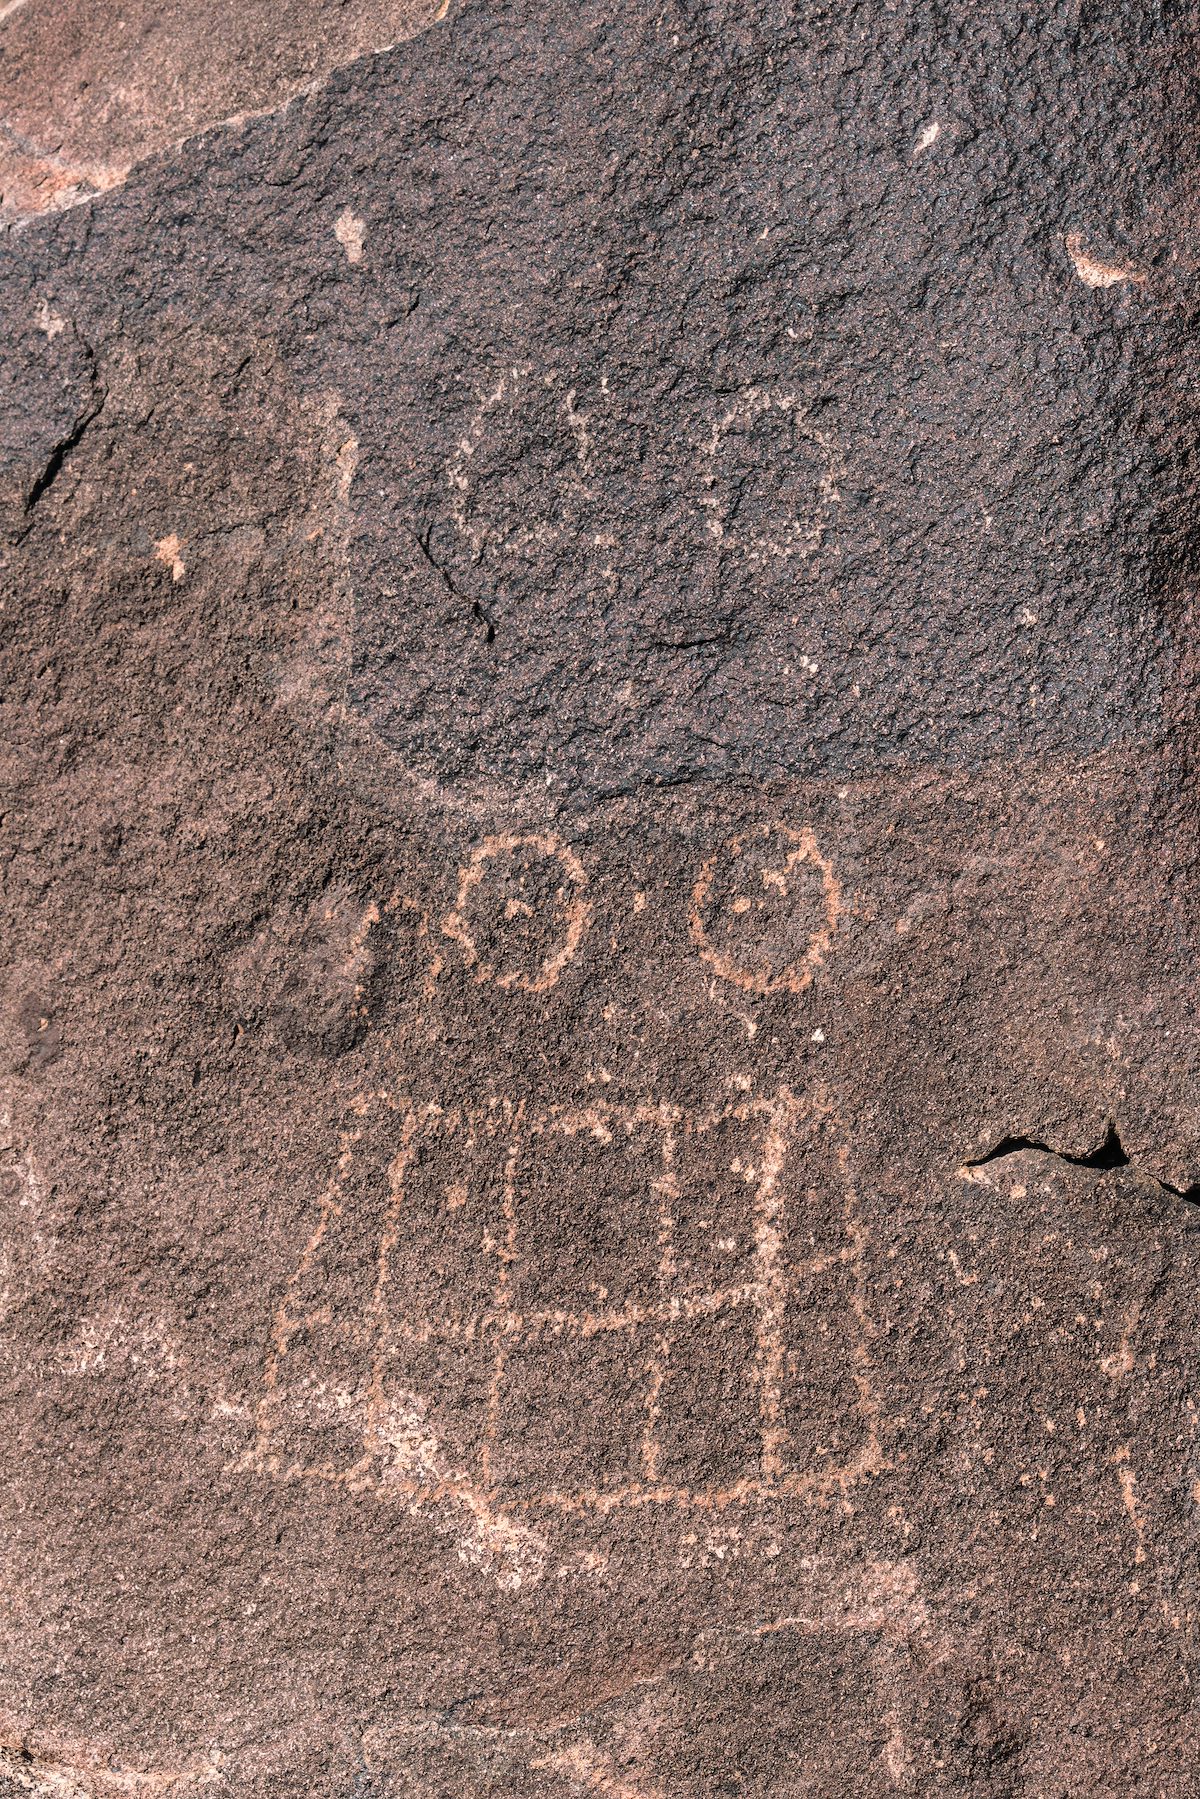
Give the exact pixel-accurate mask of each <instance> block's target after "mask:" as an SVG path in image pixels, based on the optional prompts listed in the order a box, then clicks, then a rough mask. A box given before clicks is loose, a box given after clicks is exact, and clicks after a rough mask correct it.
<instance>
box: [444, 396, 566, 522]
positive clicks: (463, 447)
mask: <svg viewBox="0 0 1200 1799" xmlns="http://www.w3.org/2000/svg"><path fill="white" fill-rule="evenodd" d="M592 449H593V440H592V431H591V422H590V415H589V414H588V413H587V412H585V411H583V410H582V409H581V407H580V405H579V403H578V395H577V390H576V388H575V387H570V388H567V389H566V390H565V391H564V387H563V383H562V379H561V377H560V375H559V374H558V372H557V371H556V370H550V371H549V372H547V373H544V374H539V373H538V372H537V371H536V370H535V369H534V368H533V367H532V366H530V365H519V366H513V367H510V368H506V369H503V370H501V371H500V372H499V373H498V375H497V376H496V378H495V385H494V386H492V387H491V388H490V389H488V390H487V391H486V392H484V393H483V394H482V395H481V396H480V400H479V404H478V407H477V409H476V411H475V412H474V413H473V414H472V416H471V419H470V421H469V422H468V424H467V427H466V430H465V431H464V432H463V435H462V437H461V438H460V439H459V442H458V444H457V446H456V448H455V451H454V454H453V455H452V456H451V457H450V460H449V461H448V463H447V464H446V483H447V486H448V487H449V489H450V512H451V517H452V518H453V521H454V524H455V526H456V528H457V530H458V531H459V533H460V535H461V536H462V537H464V538H465V539H466V541H467V542H468V543H469V545H470V547H471V551H472V553H473V555H474V556H475V557H479V556H481V555H482V554H483V552H484V550H485V548H488V547H489V546H491V547H495V548H497V549H502V550H503V551H505V552H506V553H508V554H512V555H521V554H523V553H525V552H527V551H533V550H536V548H537V547H538V546H539V545H540V544H544V543H546V542H547V541H548V540H549V539H551V538H552V537H554V536H556V535H557V534H558V532H559V530H560V529H561V527H562V522H563V516H564V513H565V512H566V511H568V510H569V509H571V508H572V507H573V506H575V505H577V504H578V502H579V500H580V498H581V497H582V495H583V493H584V482H585V480H586V478H587V477H588V476H590V475H591V473H592ZM531 458H532V459H534V460H535V461H536V463H537V465H538V467H539V468H540V471H541V486H542V491H543V493H544V494H546V495H550V494H552V495H553V499H554V504H553V506H552V507H551V508H549V512H550V514H551V516H543V517H542V518H540V519H539V520H538V521H537V522H536V523H531V522H530V520H529V517H528V514H527V513H524V512H523V514H522V521H521V522H520V523H517V524H514V522H513V518H512V512H511V499H512V491H513V490H514V489H519V488H520V484H521V483H522V482H523V481H524V480H526V479H527V478H528V467H529V463H530V459H531Z"/></svg>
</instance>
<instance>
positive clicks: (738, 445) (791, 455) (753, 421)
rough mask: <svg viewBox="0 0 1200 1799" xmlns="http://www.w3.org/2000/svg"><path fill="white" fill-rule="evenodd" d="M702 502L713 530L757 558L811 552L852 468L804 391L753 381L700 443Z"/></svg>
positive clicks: (714, 534)
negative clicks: (817, 423) (820, 426)
mask: <svg viewBox="0 0 1200 1799" xmlns="http://www.w3.org/2000/svg"><path fill="white" fill-rule="evenodd" d="M700 470H701V482H702V485H703V487H704V489H705V492H704V495H703V497H702V498H701V501H700V504H701V506H702V507H703V508H704V510H705V514H706V519H705V523H706V528H707V531H708V534H709V536H710V537H712V538H713V539H715V541H716V542H717V543H719V544H721V545H722V547H723V548H725V549H727V550H728V549H735V550H740V551H741V552H742V553H743V554H744V555H745V556H746V558H747V559H748V560H749V561H751V562H763V561H766V560H768V559H769V558H773V557H789V556H801V557H806V556H811V555H812V554H813V553H814V552H815V551H816V550H817V549H818V548H819V547H820V545H821V542H822V539H823V538H824V535H825V532H826V529H827V526H828V520H829V513H830V509H831V508H832V507H833V506H836V504H837V502H838V500H839V499H840V498H841V495H840V494H839V492H838V482H839V480H841V479H842V478H843V477H844V474H845V470H844V468H843V466H842V462H841V458H840V456H839V453H838V451H837V448H836V446H835V444H834V441H833V439H832V438H831V436H830V435H829V433H828V432H825V431H819V430H818V429H817V427H816V426H815V425H814V424H813V422H812V420H811V419H810V417H809V415H808V412H807V409H806V407H805V405H804V402H803V400H802V398H801V396H800V395H799V394H795V393H784V392H778V391H774V390H771V389H769V388H763V387H749V388H747V389H746V391H745V392H744V393H743V394H741V395H739V397H738V399H737V400H736V401H735V402H734V404H733V405H732V406H730V407H729V408H728V409H727V410H726V411H725V412H724V413H723V414H722V416H721V417H720V418H719V419H718V420H717V421H716V422H715V424H714V425H713V428H712V433H711V435H710V437H709V439H708V441H707V442H706V443H705V444H704V445H703V446H702V447H701V453H700Z"/></svg>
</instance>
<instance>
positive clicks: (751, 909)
mask: <svg viewBox="0 0 1200 1799" xmlns="http://www.w3.org/2000/svg"><path fill="white" fill-rule="evenodd" d="M841 907H842V898H841V889H840V887H839V885H838V881H837V878H836V876H835V874H834V872H833V864H832V863H831V862H829V861H828V860H827V859H826V857H824V856H823V855H822V854H821V852H820V850H819V849H818V847H817V841H816V838H815V837H814V836H813V833H812V832H811V831H810V830H807V829H806V830H800V831H795V830H792V828H791V827H790V826H789V825H783V824H766V825H759V826H758V827H757V828H756V829H754V830H753V831H744V832H741V833H740V834H739V835H738V836H736V837H731V838H730V839H729V840H728V842H727V843H726V844H725V845H724V846H723V848H722V849H721V850H720V851H719V852H718V853H717V854H716V855H714V856H711V857H709V859H708V861H706V862H705V863H704V866H703V867H702V868H701V870H700V874H699V878H698V879H697V881H696V885H695V887H694V888H693V890H692V909H691V914H690V919H689V923H690V926H691V934H692V942H693V943H694V944H695V945H696V948H697V949H698V950H699V952H700V955H701V957H702V959H703V960H704V961H705V962H707V963H708V965H709V967H710V968H712V969H713V970H715V972H716V973H717V974H719V975H720V976H721V978H722V980H725V981H730V982H732V983H733V985H734V986H735V987H741V988H743V989H744V990H745V991H746V992H747V993H779V992H787V993H801V992H803V990H804V988H806V987H807V986H809V984H810V983H811V981H812V979H813V976H814V974H815V973H816V971H817V969H818V968H819V967H820V966H821V964H822V963H823V962H824V960H825V958H826V956H827V955H828V954H829V951H830V949H831V948H832V946H833V939H834V935H835V933H836V931H837V927H838V919H839V917H840V914H841Z"/></svg>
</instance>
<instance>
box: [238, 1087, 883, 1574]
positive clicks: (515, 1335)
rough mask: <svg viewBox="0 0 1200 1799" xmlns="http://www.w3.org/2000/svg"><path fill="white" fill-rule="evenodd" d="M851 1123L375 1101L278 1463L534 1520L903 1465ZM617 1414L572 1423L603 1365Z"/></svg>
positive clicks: (275, 1386) (306, 1304) (291, 1360)
mask: <svg viewBox="0 0 1200 1799" xmlns="http://www.w3.org/2000/svg"><path fill="white" fill-rule="evenodd" d="M869 1248H870V1246H869V1243H868V1240H867V1236H866V1233H865V1229H864V1227H863V1225H862V1222H861V1220H860V1217H859V1213H858V1205H857V1199H856V1195H855V1191H854V1186H853V1181H852V1178H851V1173H850V1167H849V1146H848V1144H847V1143H846V1142H845V1141H844V1127H843V1126H842V1124H841V1122H840V1120H838V1119H837V1117H836V1115H835V1114H834V1113H833V1111H832V1109H831V1108H830V1107H829V1105H828V1102H827V1101H826V1100H825V1099H824V1097H823V1096H821V1095H817V1096H815V1097H814V1098H812V1099H802V1098H799V1097H797V1096H796V1095H794V1094H793V1093H791V1092H789V1091H787V1090H784V1091H781V1092H780V1093H779V1094H777V1095H776V1096H775V1097H774V1098H772V1099H746V1100H744V1101H742V1102H739V1103H735V1104H728V1105H718V1106H715V1107H714V1108H713V1109H712V1110H710V1111H708V1112H704V1113H695V1112H691V1111H688V1110H686V1109H684V1108H682V1107H680V1106H677V1105H674V1104H671V1103H669V1102H665V1101H664V1102H650V1103H647V1104H643V1105H597V1106H591V1107H587V1108H583V1109H580V1110H570V1109H562V1110H558V1109H553V1110H550V1111H548V1112H544V1113H540V1114H531V1113H529V1112H528V1111H527V1110H526V1108H525V1106H524V1105H523V1104H522V1103H521V1102H519V1101H513V1100H508V1099H503V1098H498V1099H495V1100H493V1101H492V1102H491V1103H490V1104H489V1105H487V1106H486V1107H483V1108H481V1109H480V1110H478V1111H463V1110H460V1109H457V1108H453V1109H449V1110H446V1111H443V1109H442V1108H440V1107H438V1106H436V1105H426V1106H423V1107H417V1108H414V1107H412V1106H411V1105H409V1104H408V1102H407V1101H406V1100H405V1099H404V1097H403V1096H402V1095H398V1094H394V1093H391V1092H387V1091H381V1092H377V1093H374V1094H370V1095H367V1096H364V1097H363V1098H362V1099H361V1100H360V1101H358V1102H357V1103H356V1106H355V1108H354V1109H353V1111H352V1114H351V1119H350V1121H349V1122H348V1124H347V1125H346V1127H345V1128H344V1130H343V1131H342V1134H341V1142H340V1148H339V1155H338V1160H337V1166H336V1169H335V1173H334V1177H333V1179H332V1181H331V1182H330V1185H329V1188H328V1189H327V1191H326V1193H325V1195H324V1196H323V1198H322V1200H321V1202H320V1206H319V1215H318V1219H317V1222H316V1226H315V1228H314V1231H313V1233H312V1235H311V1237H310V1238H309V1241H308V1242H307V1244H306V1245H305V1248H304V1251H303V1253H302V1255H301V1258H300V1262H299V1264H298V1266H297V1269H296V1272H295V1275H294V1276H293V1278H292V1281H291V1283H290V1285H289V1289H288V1292H287V1294H286V1296H285V1298H284V1300H283V1303H282V1305H281V1306H280V1308H279V1311H278V1314H277V1317H276V1320H275V1325H274V1330H273V1333H272V1350H271V1353H270V1356H269V1357H268V1362H267V1367H266V1372H265V1381H264V1390H263V1397H262V1402H261V1405H260V1408H259V1420H258V1441H257V1447H256V1450H255V1453H254V1456H253V1457H252V1465H253V1466H255V1467H257V1468H259V1469H261V1470H263V1471H266V1472H269V1473H272V1474H274V1475H276V1476H278V1477H280V1478H284V1479H296V1478H306V1479H314V1478H315V1479H321V1480H328V1481H334V1482H337V1483H341V1484H344V1485H346V1486H348V1487H349V1488H351V1489H353V1490H360V1489H362V1490H373V1491H375V1492H376V1493H377V1494H378V1495H379V1497H380V1498H382V1499H394V1500H397V1501H401V1502H405V1503H412V1504H416V1505H421V1504H427V1503H431V1502H433V1503H442V1502H453V1504H454V1505H455V1506H456V1507H457V1508H458V1510H459V1512H460V1513H462V1512H464V1511H465V1512H466V1513H467V1514H468V1515H469V1518H470V1520H471V1524H472V1538H471V1541H472V1545H473V1547H472V1549H471V1550H470V1552H469V1556H468V1559H470V1556H472V1555H478V1554H488V1555H490V1554H492V1553H493V1552H495V1551H496V1550H497V1548H498V1547H499V1548H500V1549H502V1551H503V1554H504V1558H505V1569H506V1578H507V1579H508V1580H509V1582H510V1584H517V1583H518V1580H519V1579H520V1578H524V1573H523V1572H522V1569H523V1567H524V1569H525V1570H526V1571H527V1570H528V1569H529V1568H531V1567H533V1568H535V1569H536V1570H537V1571H538V1572H540V1569H541V1566H542V1563H543V1561H544V1550H545V1546H544V1544H543V1543H542V1542H541V1540H540V1539H538V1538H536V1537H535V1536H531V1535H529V1534H528V1529H529V1527H528V1526H527V1525H526V1524H524V1523H523V1521H522V1520H523V1518H526V1517H529V1516H530V1515H536V1514H542V1515H546V1514H548V1513H558V1514H560V1515H561V1514H567V1515H570V1514H576V1515H578V1514H588V1513H591V1514H600V1515H603V1514H606V1513H610V1512H612V1511H613V1510H614V1509H617V1508H621V1507H624V1506H640V1505H648V1504H649V1505H672V1506H680V1507H684V1508H695V1509H700V1510H704V1509H709V1510H711V1509H714V1508H715V1509H720V1508H722V1507H724V1506H726V1505H729V1504H731V1503H744V1502H747V1501H751V1500H754V1499H758V1498H762V1497H767V1496H770V1495H771V1494H772V1493H801V1494H811V1495H813V1496H817V1497H819V1496H821V1495H827V1494H832V1493H834V1492H836V1491H842V1490H844V1489H845V1488H846V1487H847V1486H849V1485H850V1484H852V1483H853V1482H854V1481H855V1480H857V1479H859V1478H861V1477H862V1476H864V1475H868V1474H873V1473H877V1472H879V1471H881V1470H882V1469H883V1468H884V1466H885V1459H884V1456H883V1452H882V1447H881V1433H880V1416H879V1408H878V1403H877V1400H876V1396H875V1393H874V1388H873V1384H872V1380H871V1360H870V1334H871V1326H870V1319H869V1316H868V1309H867V1288H866V1281H867V1261H868V1257H869ZM577 1377H578V1378H582V1379H584V1380H585V1381H586V1383H587V1384H588V1386H589V1387H590V1388H591V1390H593V1391H596V1392H598V1393H599V1392H603V1394H604V1396H605V1404H604V1405H603V1406H599V1405H598V1406H597V1407H596V1408H595V1409H594V1411H589V1413H588V1415H587V1416H586V1417H579V1416H573V1415H570V1414H569V1413H568V1412H567V1411H566V1410H565V1409H564V1408H563V1407H562V1405H561V1403H560V1395H561V1394H562V1393H564V1392H569V1391H572V1390H574V1383H575V1379H576V1378H577Z"/></svg>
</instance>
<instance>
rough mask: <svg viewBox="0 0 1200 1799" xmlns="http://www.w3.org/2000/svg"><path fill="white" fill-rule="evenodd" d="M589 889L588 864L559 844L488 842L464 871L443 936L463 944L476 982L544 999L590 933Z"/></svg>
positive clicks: (505, 838)
mask: <svg viewBox="0 0 1200 1799" xmlns="http://www.w3.org/2000/svg"><path fill="white" fill-rule="evenodd" d="M586 886H587V873H586V870H585V869H584V866H583V863H582V862H581V861H580V860H579V857H578V856H577V855H576V854H575V853H574V851H573V850H569V849H567V847H566V846H565V845H564V844H561V843H559V841H558V839H557V838H556V837H551V836H548V835H545V834H542V833H539V832H536V831H535V832H529V833H524V834H523V833H521V832H515V831H511V832H505V833H504V834H502V835H500V836H496V837H487V838H485V839H484V841H483V842H482V843H481V844H480V845H479V846H478V847H477V848H476V849H474V850H472V852H471V858H470V861H469V862H468V863H467V866H466V867H465V868H463V869H461V870H460V871H459V882H458V894H457V897H456V899H455V902H454V909H453V911H452V912H449V913H448V914H447V915H446V917H445V918H444V919H443V921H442V932H443V935H445V936H447V937H449V938H451V939H452V940H453V941H454V942H455V943H457V944H459V945H460V947H461V949H462V952H463V956H464V958H465V960H466V964H467V967H468V968H473V969H474V970H475V978H476V980H477V981H495V983H496V985H497V986H498V987H506V988H517V989H519V990H520V991H521V992H524V993H545V992H546V991H547V990H548V989H549V988H551V987H553V986H554V984H555V982H556V981H557V980H558V977H559V975H560V974H561V973H562V971H563V969H564V968H565V967H566V965H567V963H568V962H569V961H570V960H571V958H572V956H573V955H574V954H575V951H576V950H577V949H578V948H579V945H580V942H581V940H582V938H583V933H584V931H585V930H586V929H587V923H588V917H589V915H590V908H589V906H588V904H587V901H586V900H585V899H584V897H583V895H584V890H585V888H586Z"/></svg>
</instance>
